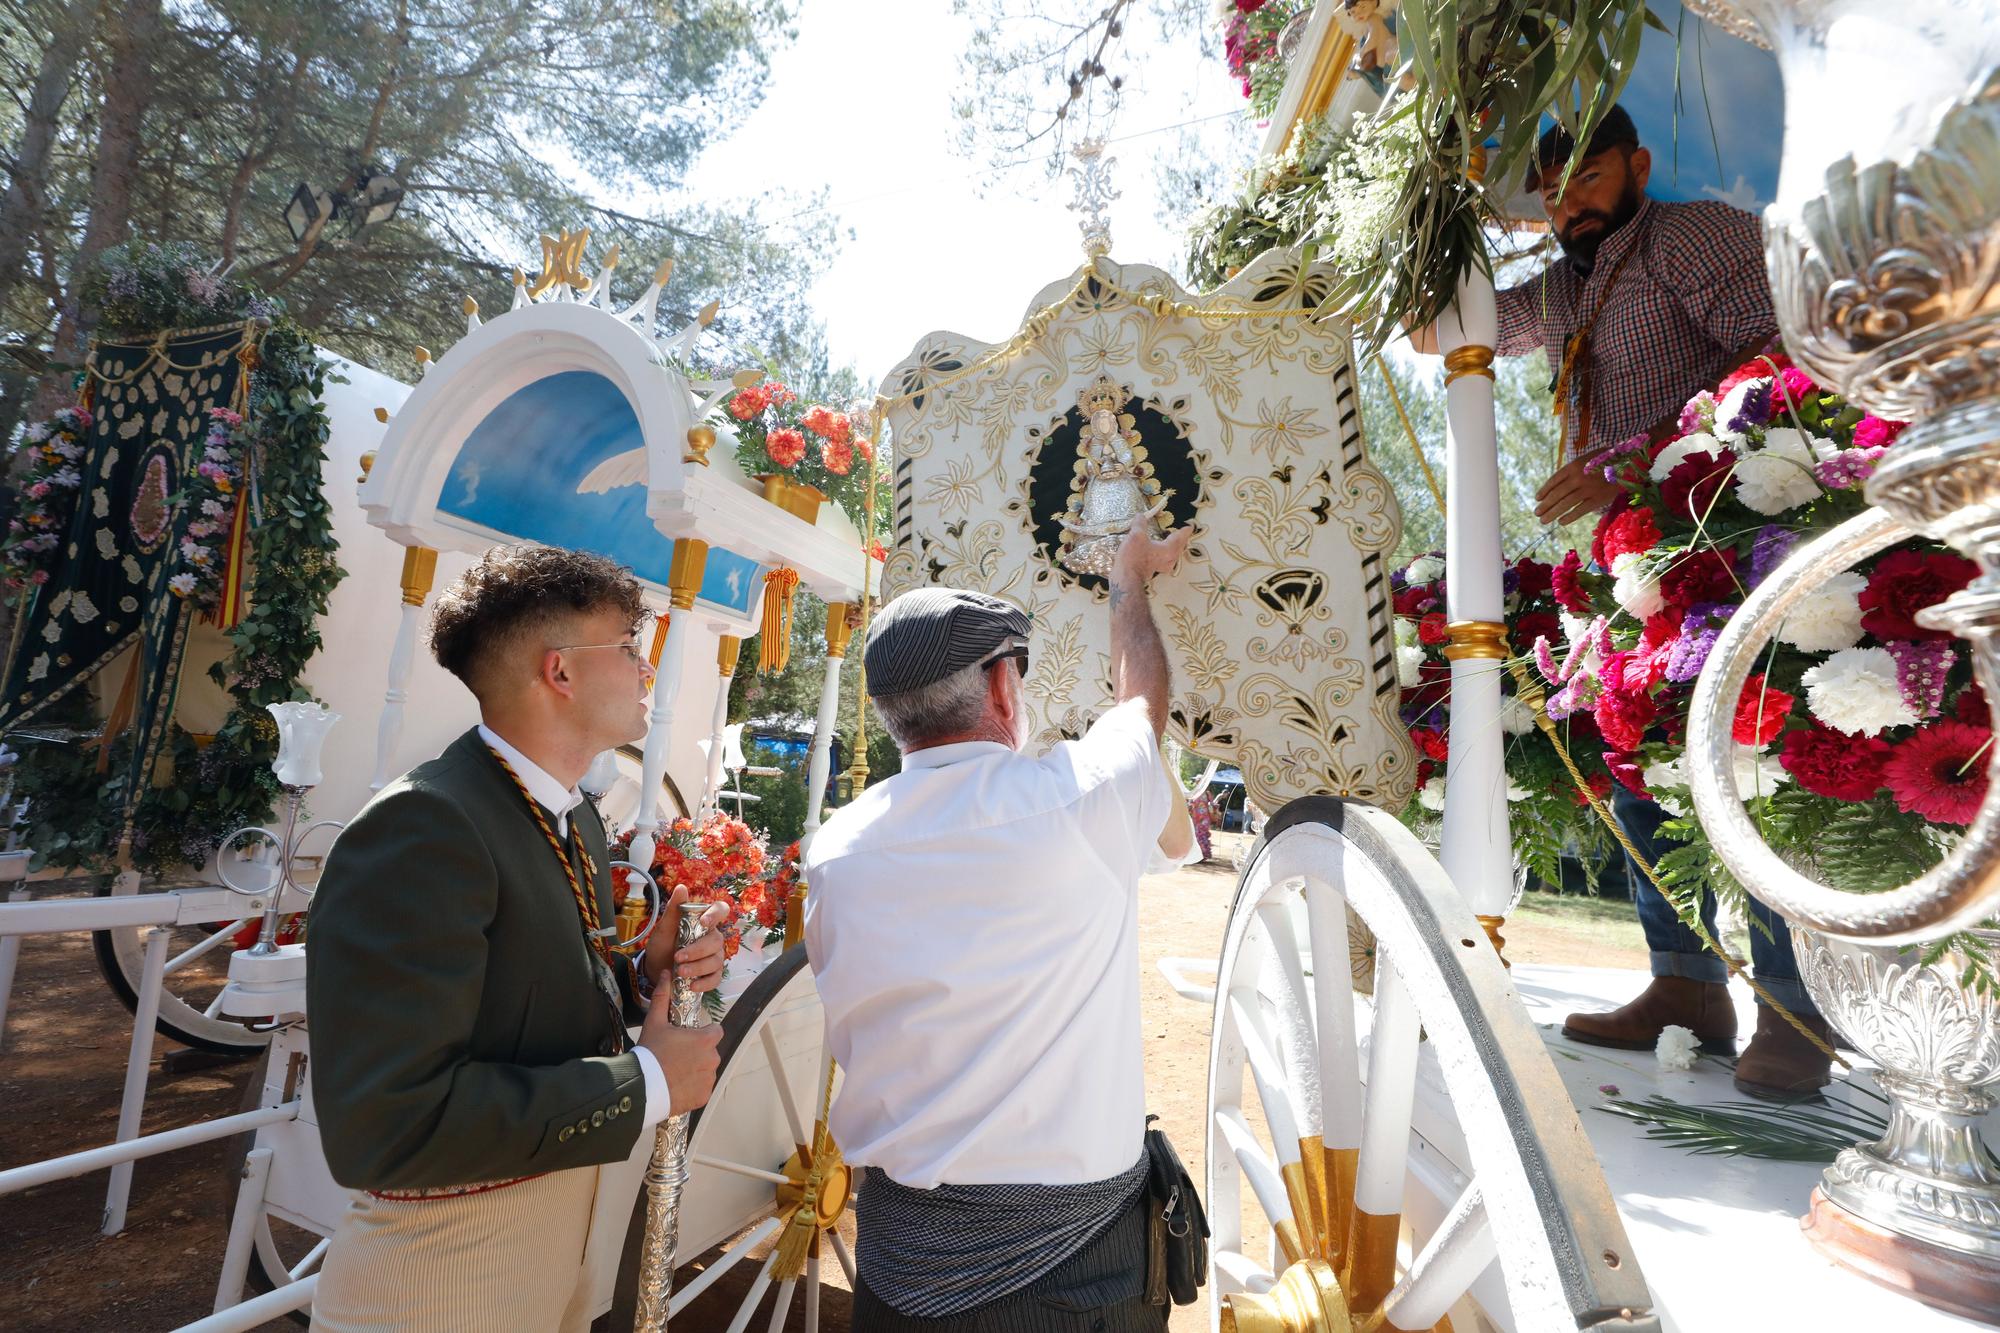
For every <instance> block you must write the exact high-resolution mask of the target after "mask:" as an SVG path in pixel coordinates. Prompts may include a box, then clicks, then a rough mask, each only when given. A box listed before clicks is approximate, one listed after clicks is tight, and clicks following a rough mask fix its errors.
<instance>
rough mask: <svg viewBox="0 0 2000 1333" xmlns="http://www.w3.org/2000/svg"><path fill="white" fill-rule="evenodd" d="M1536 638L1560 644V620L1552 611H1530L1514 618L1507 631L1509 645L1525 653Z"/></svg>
mask: <svg viewBox="0 0 2000 1333" xmlns="http://www.w3.org/2000/svg"><path fill="white" fill-rule="evenodd" d="M1537 638H1546V639H1547V640H1548V641H1549V642H1550V643H1552V644H1554V643H1560V642H1562V620H1561V618H1560V617H1558V616H1557V615H1556V613H1555V612H1553V611H1530V612H1528V613H1527V614H1526V615H1522V616H1518V617H1516V618H1515V620H1514V623H1513V624H1512V625H1511V626H1509V627H1508V629H1507V639H1508V641H1509V642H1510V643H1515V644H1519V645H1521V651H1523V652H1526V651H1527V649H1528V647H1529V646H1530V645H1532V644H1533V643H1534V642H1535V640H1536V639H1537Z"/></svg>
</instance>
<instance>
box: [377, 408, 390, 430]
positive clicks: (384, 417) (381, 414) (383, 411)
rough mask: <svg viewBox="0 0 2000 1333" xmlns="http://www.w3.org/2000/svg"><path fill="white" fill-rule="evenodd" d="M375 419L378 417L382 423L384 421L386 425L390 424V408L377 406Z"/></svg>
mask: <svg viewBox="0 0 2000 1333" xmlns="http://www.w3.org/2000/svg"><path fill="white" fill-rule="evenodd" d="M375 419H376V420H377V421H379V422H381V423H382V424H383V425H385V426H386V425H388V424H389V409H388V408H386V407H378V408H376V409H375Z"/></svg>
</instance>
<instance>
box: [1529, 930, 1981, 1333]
mask: <svg viewBox="0 0 2000 1333" xmlns="http://www.w3.org/2000/svg"><path fill="white" fill-rule="evenodd" d="M1514 984H1515V986H1516V988H1517V989H1518V990H1519V991H1520V993H1521V998H1522V1000H1523V1001H1524V1002H1525V1003H1526V1005H1527V1007H1528V1012H1529V1013H1530V1014H1531V1015H1532V1016H1533V1018H1534V1020H1535V1022H1536V1023H1537V1024H1538V1025H1539V1026H1541V1028H1542V1030H1543V1033H1544V1037H1545V1039H1546V1041H1547V1043H1548V1047H1549V1054H1550V1056H1551V1057H1552V1058H1553V1059H1554V1061H1555V1066H1556V1071H1557V1072H1558V1073H1559V1074H1560V1075H1561V1076H1562V1079H1563V1082H1564V1083H1565V1084H1566V1085H1568V1087H1569V1092H1570V1098H1571V1100H1573V1101H1574V1102H1575V1103H1576V1106H1577V1109H1578V1112H1579V1114H1580V1115H1581V1116H1582V1118H1583V1127H1584V1130H1585V1132H1586V1133H1588V1134H1589V1135H1590V1141H1591V1143H1592V1144H1593V1145H1595V1147H1596V1149H1597V1156H1598V1160H1599V1161H1600V1162H1602V1163H1603V1165H1604V1175H1605V1178H1606V1180H1607V1181H1609V1183H1610V1185H1611V1192H1612V1194H1613V1196H1615V1197H1616V1199H1617V1201H1618V1211H1619V1212H1620V1213H1621V1214H1622V1215H1623V1217H1624V1219H1625V1228H1626V1231H1627V1232H1628V1233H1629V1235H1630V1237H1631V1241H1632V1245H1633V1247H1634V1248H1635V1249H1636V1250H1637V1251H1638V1254H1639V1262H1640V1265H1641V1267H1642V1268H1643V1269H1644V1271H1645V1274H1646V1280H1647V1282H1648V1284H1649V1285H1650V1286H1651V1287H1652V1289H1653V1295H1654V1298H1655V1300H1656V1301H1657V1302H1658V1308H1659V1310H1660V1312H1661V1315H1662V1323H1663V1325H1664V1326H1665V1328H1667V1329H1668V1330H1671V1331H1675V1333H1739V1330H1740V1331H1742V1333H1749V1331H1750V1330H1780V1329H1786V1330H1789V1329H1799V1330H1813V1331H1814V1333H1838V1331H1844V1330H1849V1329H1853V1330H1861V1329H1895V1330H1898V1333H1905V1331H1907V1333H1932V1331H1933V1330H1954V1331H1956V1330H1974V1329H1983V1328H1988V1327H1989V1326H1987V1325H1981V1324H1977V1323H1974V1322H1972V1321H1971V1320H1968V1319H1961V1318H1958V1317H1956V1316H1954V1315H1949V1314H1944V1313H1941V1312H1939V1311H1937V1310H1933V1309H1931V1308H1930V1307H1929V1306H1926V1305H1923V1304H1921V1303H1919V1302H1917V1301H1914V1300H1910V1299H1907V1298H1904V1297H1901V1296H1898V1295H1896V1294H1895V1293H1893V1292H1891V1291H1888V1290H1887V1289H1885V1288H1882V1287H1879V1286H1877V1285H1875V1284H1874V1283H1872V1282H1869V1281H1867V1280H1866V1279H1863V1278H1861V1277H1857V1276H1855V1275H1854V1274H1852V1273H1849V1272H1847V1271H1846V1270H1844V1269H1841V1268H1838V1267H1836V1266H1835V1265H1833V1264H1832V1263H1830V1262H1828V1261H1827V1260H1825V1259H1823V1258H1821V1257H1820V1255H1819V1253H1818V1252H1817V1251H1816V1250H1814V1249H1813V1248H1812V1246H1811V1245H1810V1244H1808V1243H1807V1241H1806V1239H1805V1237H1804V1235H1803V1234H1801V1233H1800V1231H1799V1222H1798V1219H1799V1218H1800V1217H1801V1216H1802V1215H1803V1214H1804V1213H1805V1210H1806V1203H1807V1198H1808V1196H1809V1195H1810V1194H1811V1192H1812V1188H1813V1186H1814V1184H1815V1183H1817V1181H1818V1180H1819V1175H1820V1171H1821V1168H1820V1167H1818V1166H1815V1165H1808V1164H1802V1163H1795V1162H1770V1161H1757V1160H1752V1159H1748V1158H1740V1157H1705V1156H1696V1155H1694V1154H1692V1153H1688V1152H1685V1151H1683V1150H1681V1149H1679V1148H1676V1147H1672V1146H1670V1145H1666V1144H1662V1143H1657V1142H1654V1141H1653V1140H1650V1139H1648V1138H1647V1137H1646V1134H1645V1130H1644V1128H1643V1127H1641V1126H1640V1125H1637V1124H1634V1123H1633V1122H1632V1121H1629V1120H1626V1119H1623V1118H1621V1117H1618V1116H1615V1115H1610V1114H1608V1113H1606V1112H1603V1111H1600V1110H1597V1109H1595V1108H1597V1107H1599V1106H1601V1105H1602V1104H1603V1103H1604V1102H1605V1101H1606V1100H1608V1095H1607V1094H1605V1093H1603V1092H1600V1091H1599V1090H1598V1089H1599V1087H1600V1085H1603V1084H1607V1083H1608V1084H1614V1085H1616V1086H1617V1088H1618V1090H1619V1095H1621V1096H1623V1097H1626V1098H1629V1099H1631V1100H1634V1101H1642V1100H1644V1099H1645V1098H1647V1097H1650V1096H1652V1095H1653V1094H1655V1093H1659V1094H1661V1095H1664V1096H1667V1097H1671V1098H1674V1099H1675V1100H1677V1101H1681V1102H1684V1103H1687V1104H1690V1105H1701V1106H1712V1105H1716V1104H1719V1103H1725V1102H1730V1103H1734V1102H1742V1101H1744V1100H1746V1099H1745V1098H1744V1097H1743V1096H1742V1094H1740V1093H1738V1092H1737V1091H1736V1088H1735V1085H1734V1084H1733V1083H1731V1081H1730V1071H1729V1068H1728V1066H1727V1064H1726V1063H1725V1062H1723V1061H1720V1060H1715V1059H1710V1058H1707V1057H1704V1058H1702V1059H1700V1060H1698V1061H1697V1062H1696V1064H1695V1068H1694V1069H1693V1070H1691V1071H1689V1072H1687V1073H1672V1072H1669V1071H1668V1070H1665V1069H1662V1068H1661V1067H1660V1065H1659V1063H1658V1062H1657V1061H1656V1060H1655V1059H1654V1058H1653V1055H1652V1053H1651V1052H1650V1051H1617V1050H1609V1049H1606V1048H1604V1047H1601V1046H1585V1045H1583V1044H1581V1043H1578V1042H1573V1041H1570V1040H1568V1039H1567V1038H1565V1037H1564V1036H1563V1035H1562V1031H1561V1029H1562V1021H1563V1018H1564V1017H1565V1016H1566V1015H1568V1014H1570V1013H1571V1012H1574V1011H1576V1010H1579V1009H1588V1010H1601V1009H1610V1008H1614V1007H1616V1006H1617V1005H1620V1004H1623V1003H1625V1002H1626V1001H1627V1000H1630V999H1631V998H1632V997H1633V996H1635V995H1637V994H1638V993H1639V991H1640V990H1641V989H1642V988H1643V987H1644V986H1645V984H1646V978H1645V977H1644V976H1643V975H1641V974H1639V973H1637V972H1632V971H1627V970H1624V969H1615V968H1598V967H1544V966H1535V965H1529V964H1523V965H1519V966H1516V967H1515V968H1514ZM1730 989H1731V991H1732V993H1734V995H1735V998H1736V1004H1737V1008H1738V1011H1739V1012H1740V1014H1741V1016H1742V1021H1741V1024H1740V1030H1741V1032H1742V1033H1743V1034H1744V1039H1745V1040H1746V1041H1747V1040H1748V1036H1749V1034H1750V1033H1751V1032H1753V1031H1754V1030H1755V1029H1756V1024H1757V1017H1756V1013H1755V1008H1754V1005H1753V1003H1752V1000H1751V997H1750V992H1749V989H1748V988H1747V987H1746V986H1744V985H1743V984H1742V983H1741V982H1735V983H1732V985H1731V987H1730ZM1843 1055H1846V1053H1845V1052H1843ZM1847 1058H1848V1060H1849V1062H1850V1063H1854V1064H1856V1065H1857V1066H1860V1065H1862V1064H1863V1062H1862V1061H1860V1060H1859V1059H1858V1057H1854V1056H1851V1055H1849V1056H1847ZM1855 1077H1859V1078H1862V1079H1866V1078H1867V1077H1868V1076H1867V1074H1866V1073H1865V1072H1858V1073H1857V1074H1856V1075H1855ZM1870 1086H1871V1087H1872V1086H1873V1085H1872V1082H1871V1084H1870ZM1987 1142H1988V1143H1992V1144H2000V1113H1996V1114H1995V1115H1994V1116H1993V1117H1991V1118H1989V1121H1988V1128H1987Z"/></svg>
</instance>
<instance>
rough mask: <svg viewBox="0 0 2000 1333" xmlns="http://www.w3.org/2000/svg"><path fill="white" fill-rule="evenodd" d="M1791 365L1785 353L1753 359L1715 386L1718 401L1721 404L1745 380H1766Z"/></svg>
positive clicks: (1773, 353) (1724, 377)
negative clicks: (1727, 394) (1726, 395)
mask: <svg viewBox="0 0 2000 1333" xmlns="http://www.w3.org/2000/svg"><path fill="white" fill-rule="evenodd" d="M1791 364H1792V363H1791V359H1790V358H1789V357H1787V356H1786V355H1785V354H1784V353H1783V352H1775V351H1774V352H1772V353H1770V354H1769V355H1767V356H1758V357H1752V358H1751V359H1750V360H1748V361H1745V362H1744V363H1743V364H1742V365H1740V366H1738V367H1736V369H1734V370H1732V371H1730V372H1729V373H1728V374H1727V375H1724V376H1723V377H1722V383H1720V384H1718V385H1716V386H1715V398H1716V401H1717V402H1720V401H1721V400H1722V396H1723V395H1724V394H1726V393H1728V392H1729V391H1730V390H1731V389H1733V388H1735V387H1736V386H1737V385H1739V384H1741V383H1742V382H1743V381H1744V380H1761V379H1764V378H1765V377H1767V376H1770V375H1775V374H1777V373H1778V372H1779V371H1781V370H1783V369H1784V368H1785V367H1787V366H1789V365H1791Z"/></svg>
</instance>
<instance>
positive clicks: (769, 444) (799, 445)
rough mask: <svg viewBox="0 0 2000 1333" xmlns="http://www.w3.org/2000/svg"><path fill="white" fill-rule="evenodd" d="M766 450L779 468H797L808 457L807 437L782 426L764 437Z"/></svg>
mask: <svg viewBox="0 0 2000 1333" xmlns="http://www.w3.org/2000/svg"><path fill="white" fill-rule="evenodd" d="M764 448H765V450H766V451H767V452H769V453H770V455H771V461H772V462H773V463H776V464H777V465H778V466H779V467H797V466H798V465H799V460H800V459H802V458H804V457H805V456H806V437H805V436H804V435H803V434H801V433H800V432H799V431H797V430H794V429H793V428H792V427H790V426H781V427H779V428H778V429H777V430H774V431H772V432H771V433H770V434H769V435H767V436H765V437H764Z"/></svg>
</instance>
